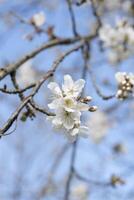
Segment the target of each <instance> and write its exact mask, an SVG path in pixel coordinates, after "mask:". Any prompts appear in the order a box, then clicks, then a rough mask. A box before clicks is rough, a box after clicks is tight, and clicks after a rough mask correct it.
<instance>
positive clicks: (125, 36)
mask: <svg viewBox="0 0 134 200" xmlns="http://www.w3.org/2000/svg"><path fill="white" fill-rule="evenodd" d="M99 37H100V40H101V41H102V42H103V44H104V47H105V48H108V50H109V60H110V61H111V62H112V63H117V62H119V61H122V60H124V59H127V58H128V57H129V56H131V55H133V53H134V28H133V26H132V25H131V24H129V23H128V22H127V21H126V20H120V21H118V22H117V23H116V26H115V27H112V26H111V25H109V24H105V25H103V26H102V28H101V29H100V31H99Z"/></svg>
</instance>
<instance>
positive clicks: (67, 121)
mask: <svg viewBox="0 0 134 200" xmlns="http://www.w3.org/2000/svg"><path fill="white" fill-rule="evenodd" d="M63 126H64V127H65V128H66V129H72V128H73V127H74V120H73V119H72V118H71V117H66V118H64V120H63Z"/></svg>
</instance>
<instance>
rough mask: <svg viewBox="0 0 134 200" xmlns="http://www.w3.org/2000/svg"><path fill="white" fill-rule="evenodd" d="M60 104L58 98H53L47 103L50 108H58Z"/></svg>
mask: <svg viewBox="0 0 134 200" xmlns="http://www.w3.org/2000/svg"><path fill="white" fill-rule="evenodd" d="M61 106H62V104H61V100H60V99H55V100H53V101H52V102H51V103H49V104H48V107H49V108H50V109H58V108H60V107H61Z"/></svg>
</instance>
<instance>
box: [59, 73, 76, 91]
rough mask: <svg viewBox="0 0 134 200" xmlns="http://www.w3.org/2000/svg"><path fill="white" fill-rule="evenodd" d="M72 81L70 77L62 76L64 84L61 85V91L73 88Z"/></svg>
mask: <svg viewBox="0 0 134 200" xmlns="http://www.w3.org/2000/svg"><path fill="white" fill-rule="evenodd" d="M73 85H74V81H73V79H72V77H71V76H70V75H65V76H64V84H63V85H62V89H63V90H64V92H66V91H67V90H70V89H72V88H73Z"/></svg>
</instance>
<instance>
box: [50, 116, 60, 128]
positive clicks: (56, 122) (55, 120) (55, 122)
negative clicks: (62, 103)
mask: <svg viewBox="0 0 134 200" xmlns="http://www.w3.org/2000/svg"><path fill="white" fill-rule="evenodd" d="M52 123H53V124H54V125H55V126H60V125H62V121H61V119H60V118H58V117H54V119H53V120H52Z"/></svg>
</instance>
